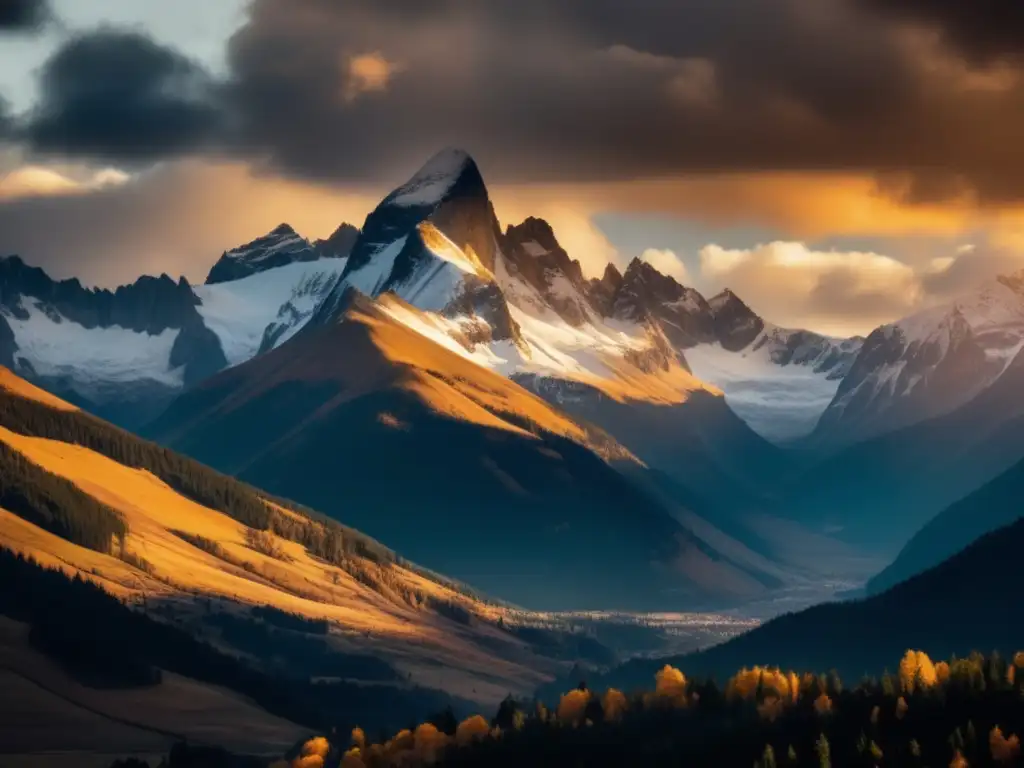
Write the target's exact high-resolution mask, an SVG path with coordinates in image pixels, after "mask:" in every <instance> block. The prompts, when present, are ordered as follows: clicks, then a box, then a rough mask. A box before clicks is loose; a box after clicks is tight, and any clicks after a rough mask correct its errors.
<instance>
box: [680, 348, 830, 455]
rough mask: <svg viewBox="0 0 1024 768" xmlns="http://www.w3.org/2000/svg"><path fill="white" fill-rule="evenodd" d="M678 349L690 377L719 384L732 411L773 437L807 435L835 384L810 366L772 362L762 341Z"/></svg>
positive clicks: (783, 439) (787, 438)
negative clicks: (741, 346) (734, 347)
mask: <svg viewBox="0 0 1024 768" xmlns="http://www.w3.org/2000/svg"><path fill="white" fill-rule="evenodd" d="M755 343H756V342H755ZM683 354H684V357H685V358H686V361H687V362H688V363H689V364H690V370H692V371H693V374H694V376H696V377H697V378H698V379H700V380H701V381H706V382H708V383H709V384H713V385H714V386H716V387H718V388H719V389H721V390H722V391H723V392H724V393H725V402H726V403H728V404H729V406H730V407H731V408H732V409H733V410H734V411H735V412H736V415H737V416H739V417H740V418H741V419H743V420H744V421H745V422H747V424H748V425H749V426H750V428H751V429H753V430H754V431H755V432H757V433H758V434H759V435H761V436H762V437H764V438H766V439H768V440H771V441H773V442H785V441H787V440H794V439H796V438H798V437H803V436H804V435H807V434H810V432H812V431H813V430H814V427H815V425H816V424H817V423H818V417H820V416H821V414H822V413H823V412H824V411H825V409H826V408H828V405H829V403H831V402H832V398H834V397H835V394H836V391H837V390H838V389H839V383H840V382H839V380H838V379H835V380H832V381H830V380H829V379H828V377H827V375H826V374H825V373H815V372H814V369H813V367H812V366H809V365H778V364H776V363H773V362H772V361H771V358H770V357H769V352H768V347H767V346H765V347H762V348H761V349H758V350H751V349H750V348H749V347H748V348H747V349H746V350H743V351H741V352H729V351H728V350H725V349H723V348H722V347H721V346H719V345H718V344H700V345H698V346H696V347H692V348H690V349H687V350H686V351H685V352H684V353H683Z"/></svg>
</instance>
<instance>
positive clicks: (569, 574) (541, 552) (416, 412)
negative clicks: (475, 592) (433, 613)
mask: <svg viewBox="0 0 1024 768" xmlns="http://www.w3.org/2000/svg"><path fill="white" fill-rule="evenodd" d="M403 312H404V313H405V314H406V315H413V316H414V318H418V319H419V321H421V322H425V321H426V320H425V318H424V316H423V315H418V314H417V311H416V310H414V309H413V308H411V307H409V306H408V305H404V304H402V303H400V302H399V301H398V300H397V299H395V298H394V297H392V296H384V297H383V301H382V302H380V303H378V302H377V301H375V300H372V299H370V298H368V297H366V296H364V295H362V294H360V293H359V292H358V291H355V290H350V291H349V292H348V293H347V294H346V295H345V304H344V305H343V306H342V307H340V311H339V312H338V314H337V316H336V319H335V320H333V321H332V322H329V323H323V324H319V325H315V326H311V327H307V328H305V329H304V330H303V331H301V332H300V333H299V334H298V335H297V336H296V337H295V338H293V339H291V340H290V341H288V342H287V343H285V344H284V345H282V346H281V347H279V348H277V349H275V350H272V351H270V352H268V353H266V354H263V355H261V356H259V357H257V358H255V359H254V360H251V361H249V362H248V363H245V364H243V365H240V366H238V367H236V368H233V369H230V370H228V371H225V372H223V373H221V374H219V375H218V376H215V377H213V378H211V379H209V380H207V381H206V382H203V383H202V384H201V385H199V386H197V387H195V388H194V389H192V390H191V391H189V392H187V393H186V394H184V395H183V396H182V397H181V398H179V399H178V400H177V401H176V402H175V403H174V404H173V405H172V406H171V407H170V408H169V409H168V411H167V412H166V413H165V414H164V415H163V416H162V417H161V418H160V419H158V420H157V422H155V423H154V424H153V425H151V428H150V429H149V430H148V434H150V435H151V436H153V437H155V438H156V439H157V440H159V441H161V442H163V443H165V444H167V445H169V446H171V447H173V448H175V449H176V450H180V451H183V452H185V453H187V454H189V455H192V456H194V457H196V458H197V459H199V460H200V461H204V462H206V463H209V464H210V465H212V466H216V467H218V468H220V469H222V470H224V471H227V472H231V473H233V474H237V475H238V476H239V477H240V478H241V479H242V480H245V481H247V482H251V483H253V484H256V485H259V486H260V487H262V488H265V489H266V490H267V491H270V492H271V493H275V494H279V495H281V496H285V497H288V498H294V499H298V500H300V501H302V502H303V503H305V504H308V505H310V506H312V507H315V508H317V509H319V510H322V511H324V512H326V513H328V514H330V515H332V516H334V517H336V518H338V519H343V520H345V521H346V522H349V523H352V524H354V525H356V526H357V527H359V528H360V529H361V530H364V531H366V532H367V533H369V534H371V535H373V536H375V537H377V538H378V539H380V540H383V541H386V542H388V544H389V545H392V546H395V547H396V548H397V549H399V550H400V551H402V552H403V553H404V554H407V555H408V556H410V557H411V558H413V559H414V560H416V561H417V562H420V563H423V564H425V565H428V566H430V567H432V568H437V569H438V570H442V571H444V572H445V573H446V574H448V575H451V576H454V577H456V578H459V579H461V580H463V581H466V582H469V583H471V584H473V585H474V586H477V587H480V588H482V589H485V590H486V591H487V592H489V593H491V594H495V595H498V596H500V597H503V598H506V599H509V600H513V601H515V602H518V603H520V604H524V605H527V606H529V607H532V608H543V609H568V608H572V609H584V608H630V609H638V610H640V609H655V610H670V609H692V608H695V607H698V606H701V607H707V606H711V605H721V604H724V603H735V602H737V601H739V600H744V599H749V598H751V597H759V596H762V595H763V594H764V593H765V592H766V591H767V590H768V589H769V588H770V587H772V586H775V585H777V584H778V581H777V579H776V577H775V575H774V574H770V573H767V572H765V571H762V570H758V569H752V568H748V567H747V566H746V565H741V564H738V563H737V562H735V561H733V560H731V559H730V558H728V557H725V556H723V555H722V554H721V553H720V552H719V551H716V550H715V549H714V548H713V547H711V546H709V545H708V544H707V543H706V542H705V541H704V540H702V539H700V538H698V537H697V536H695V535H694V534H693V533H692V532H691V531H690V530H689V529H688V528H687V527H685V526H684V525H683V524H681V523H680V522H679V520H678V519H676V518H675V517H673V515H671V514H670V513H669V512H668V511H666V509H665V508H664V507H662V506H661V505H660V504H659V503H658V502H657V501H655V500H654V499H653V498H652V497H651V495H649V494H648V493H646V492H644V491H641V490H640V489H639V488H638V487H637V485H636V484H635V483H633V482H632V481H630V480H628V479H627V478H626V477H625V476H623V475H622V474H621V473H620V472H618V471H617V470H616V469H615V468H614V467H613V466H612V464H610V463H609V461H612V462H613V463H620V464H622V465H625V466H631V467H637V468H639V467H641V466H642V465H641V463H640V462H639V461H638V460H637V459H636V458H635V456H634V455H633V454H632V453H631V452H630V451H629V450H627V449H625V448H623V447H622V445H621V444H619V443H618V442H617V441H615V440H614V439H612V438H611V437H609V436H608V435H607V434H606V433H604V432H603V431H602V430H599V429H597V428H594V427H592V426H589V425H588V423H587V422H585V421H580V420H575V419H573V418H571V417H569V416H568V415H566V413H565V412H564V411H563V410H561V409H560V408H558V407H557V406H556V405H552V404H550V403H548V402H546V401H545V400H544V399H542V398H541V397H539V396H538V395H536V394H534V393H532V392H529V391H527V389H525V388H524V387H522V386H520V385H519V384H518V383H516V382H514V381H511V380H509V379H507V378H505V377H504V376H501V375H499V374H498V373H496V372H494V371H492V370H489V369H487V368H485V367H483V366H480V365H477V364H476V363H475V362H474V361H472V360H471V359H468V358H467V357H466V356H465V355H463V354H459V353H458V352H456V351H454V350H452V349H451V348H449V346H448V344H447V343H440V342H438V341H435V340H434V339H432V338H431V337H430V336H429V335H427V334H424V333H422V332H419V331H418V330H416V329H415V328H413V327H411V322H410V321H409V320H408V319H407V320H405V321H400V320H399V319H396V318H397V317H401V316H402V313H403ZM609 563H613V564H614V567H609ZM712 566H713V568H714V571H715V572H716V573H718V574H719V576H722V575H723V574H724V575H725V576H727V578H725V577H722V578H718V577H715V578H711V577H707V578H705V576H706V575H707V574H706V573H704V572H705V571H706V569H707V568H710V567H712Z"/></svg>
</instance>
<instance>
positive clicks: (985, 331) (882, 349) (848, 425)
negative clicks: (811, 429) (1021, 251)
mask: <svg viewBox="0 0 1024 768" xmlns="http://www.w3.org/2000/svg"><path fill="white" fill-rule="evenodd" d="M1022 285H1024V275H1020V274H1018V275H1009V276H1001V277H999V278H997V279H995V280H991V281H988V282H986V283H984V284H982V285H981V286H978V287H977V288H975V289H973V290H971V291H968V292H966V293H964V294H962V295H961V296H959V297H957V298H956V299H954V300H953V301H950V302H947V303H945V304H941V305H939V306H936V307H931V308H928V309H925V310H922V311H920V312H916V313H915V314H913V315H910V316H908V317H905V318H903V319H902V320H899V321H897V322H895V323H891V324H889V325H884V326H882V327H880V328H878V329H876V330H875V331H874V332H873V333H872V334H871V335H870V336H868V338H867V340H866V341H865V343H864V347H863V349H862V350H861V352H860V354H859V356H858V357H857V359H856V361H855V362H854V364H853V366H852V367H851V369H850V373H849V375H848V376H847V377H846V378H845V379H844V381H843V383H842V385H841V386H840V388H839V391H838V392H837V393H836V399H835V400H834V401H833V403H832V404H831V405H830V406H829V408H828V410H827V411H826V412H825V414H824V415H823V417H822V422H821V424H820V426H819V431H821V432H824V431H826V430H829V431H831V432H833V433H834V434H836V435H839V436H840V437H841V438H842V439H849V438H850V437H855V438H861V437H865V436H869V435H870V434H873V433H877V432H882V431H886V430H889V429H893V428H895V427H900V426H906V425H907V424H911V423H914V422H915V421H920V420H921V419H925V418H930V417H932V416H939V415H941V414H943V413H948V412H949V411H951V410H953V409H955V408H957V407H959V406H960V405H962V404H963V403H965V402H967V401H968V400H970V399H971V398H973V397H974V396H976V395H977V394H978V393H979V392H980V391H982V390H983V389H985V388H986V387H988V386H991V385H992V384H993V383H994V382H995V381H996V380H997V379H999V378H1000V377H1001V376H1002V375H1003V373H1004V372H1005V371H1006V370H1007V367H1008V366H1009V363H1010V362H1011V361H1012V360H1013V359H1014V357H1016V356H1017V353H1018V352H1020V350H1021V349H1022V347H1024V295H1022V293H1021V292H1020V288H1021V286H1022ZM897 404H899V407H896V406H897Z"/></svg>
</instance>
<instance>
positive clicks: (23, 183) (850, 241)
mask: <svg viewBox="0 0 1024 768" xmlns="http://www.w3.org/2000/svg"><path fill="white" fill-rule="evenodd" d="M1022 72H1024V4H1022V3H1020V2H1019V0H974V2H972V3H963V2H961V0H714V2H710V1H709V0H678V1H677V2H673V3H667V2H664V0H560V1H559V2H558V3H552V2H549V0H217V2H210V0H175V2H174V3H168V2H165V0H90V1H89V2H88V3H86V2H82V1H81V0H0V254H2V253H18V254H19V255H21V256H22V257H23V258H24V259H25V260H26V261H28V262H29V263H33V264H38V265H40V266H42V267H44V268H45V269H47V270H48V271H49V272H50V273H51V274H52V275H53V276H55V277H61V278H63V277H70V276H77V277H79V278H80V279H82V281H83V282H85V283H87V284H95V285H105V286H112V285H116V284H118V283H121V282H128V281H131V280H133V279H135V277H137V276H138V275H139V274H141V273H159V272H167V273H169V274H172V275H175V276H177V275H179V274H184V275H186V276H187V277H188V278H189V279H192V280H194V281H200V280H202V279H203V277H204V276H205V274H206V272H207V270H208V269H209V267H210V266H211V265H212V263H213V262H214V261H215V260H216V258H217V256H218V255H219V254H220V252H222V251H223V250H225V249H228V248H231V247H234V246H236V245H239V244H241V243H243V242H246V241H248V240H251V239H253V238H255V237H257V236H259V235H261V234H263V233H265V232H267V231H269V230H270V229H272V228H273V227H274V226H276V225H277V224H279V223H281V222H282V221H287V222H289V223H291V224H292V225H293V226H294V227H295V228H296V229H297V230H299V231H300V232H302V233H303V234H305V235H307V236H308V237H311V238H315V237H326V236H327V235H329V234H330V233H331V232H332V231H333V230H334V229H335V228H336V227H337V226H338V225H339V224H340V223H341V222H342V221H349V222H352V223H355V224H357V225H358V224H361V223H362V220H363V219H364V218H365V216H366V215H367V213H369V211H370V210H372V208H373V207H374V205H375V204H376V203H377V202H378V201H379V200H380V198H381V197H382V196H383V195H384V194H386V193H387V192H388V191H389V190H390V189H391V188H393V187H395V186H397V185H398V184H400V183H401V182H402V181H404V180H405V179H406V178H407V177H408V176H410V175H411V174H412V173H413V172H415V170H416V169H417V168H418V167H419V166H420V165H421V164H422V163H423V162H425V161H426V159H428V158H429V157H430V156H431V155H432V154H433V153H434V152H436V151H438V150H439V149H441V148H443V147H446V146H459V147H462V148H464V149H466V150H467V151H469V152H470V153H472V154H473V156H474V157H475V158H476V160H477V162H478V164H479V166H480V168H481V170H482V172H483V174H484V176H485V179H486V180H487V182H488V186H489V188H490V190H491V193H492V197H493V199H494V203H495V207H496V211H497V214H498V217H499V219H500V220H501V221H502V223H503V224H510V223H516V222H518V221H520V220H522V219H523V218H525V217H527V216H531V215H532V216H540V217H543V218H546V219H548V220H549V221H550V222H551V223H552V225H553V226H554V228H555V231H556V234H557V236H558V238H559V240H560V241H561V242H562V244H563V245H564V246H565V248H566V249H567V250H568V251H569V253H570V255H571V256H573V257H574V258H577V259H579V260H580V262H581V264H582V265H583V267H584V271H585V272H586V273H588V274H590V275H594V276H596V275H599V274H601V272H602V271H603V270H604V267H605V265H606V264H607V263H608V262H613V263H615V264H617V265H618V266H619V267H620V268H624V267H625V266H626V265H627V264H628V263H629V261H630V260H632V259H634V258H642V259H644V260H647V261H650V262H651V263H652V264H654V265H655V266H656V267H658V268H659V269H660V270H662V271H663V272H666V273H667V274H671V275H672V276H673V277H675V278H676V279H677V280H679V281H680V282H683V283H685V284H687V285H691V286H693V287H696V288H697V289H698V290H700V291H702V292H704V293H705V294H706V295H710V294H713V293H715V292H717V291H718V290H721V289H722V288H724V287H730V288H732V289H733V290H734V291H735V292H736V293H737V294H739V295H740V296H741V297H742V298H744V300H745V301H747V303H748V304H750V305H751V306H752V307H753V308H754V309H755V310H756V311H758V312H760V313H761V314H762V315H764V316H765V317H767V318H768V319H770V320H772V321H774V322H776V323H779V324H782V325H788V326H800V327H808V328H811V329H814V330H818V331H822V332H826V333H832V334H836V335H848V334H854V333H861V334H863V333H868V332H870V331H871V329H872V328H874V327H876V326H877V325H879V324H882V323H885V322H891V321H893V320H895V319H897V318H899V317H902V316H904V315H907V314H910V313H912V312H914V311H918V310H920V309H922V308H925V307H928V306H931V305H933V304H935V303H939V302H942V301H948V300H949V299H950V298H951V297H953V296H955V295H957V294H958V293H960V292H963V291H966V290H970V289H971V288H972V287H973V286H975V285H976V284H978V283H980V282H983V281H985V280H988V279H992V278H993V277H994V276H995V275H997V274H1001V273H1005V272H1009V271H1014V270H1017V269H1021V268H1024V152H1021V151H1019V149H1018V146H1019V143H1020V136H1021V135H1024V78H1022Z"/></svg>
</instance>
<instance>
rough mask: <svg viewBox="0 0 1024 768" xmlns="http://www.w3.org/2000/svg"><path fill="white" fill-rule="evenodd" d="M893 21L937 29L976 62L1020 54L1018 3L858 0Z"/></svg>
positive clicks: (1022, 24)
mask: <svg viewBox="0 0 1024 768" xmlns="http://www.w3.org/2000/svg"><path fill="white" fill-rule="evenodd" d="M859 1H860V2H861V3H862V4H863V5H864V6H865V7H867V8H870V9H873V10H876V11H882V12H885V13H889V14H891V15H893V16H894V17H896V18H902V19H906V20H910V21H922V22H925V23H927V24H930V25H933V26H935V27H937V28H939V29H940V30H941V31H942V32H943V34H944V36H945V38H946V39H947V41H948V42H949V43H951V44H953V45H954V46H957V47H958V48H959V49H960V50H962V51H963V52H964V53H966V54H967V55H968V56H970V57H971V58H972V59H975V60H978V61H990V60H991V59H993V58H998V57H1001V56H1005V55H1015V56H1016V55H1020V54H1024V3H1022V2H1020V0H859Z"/></svg>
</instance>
